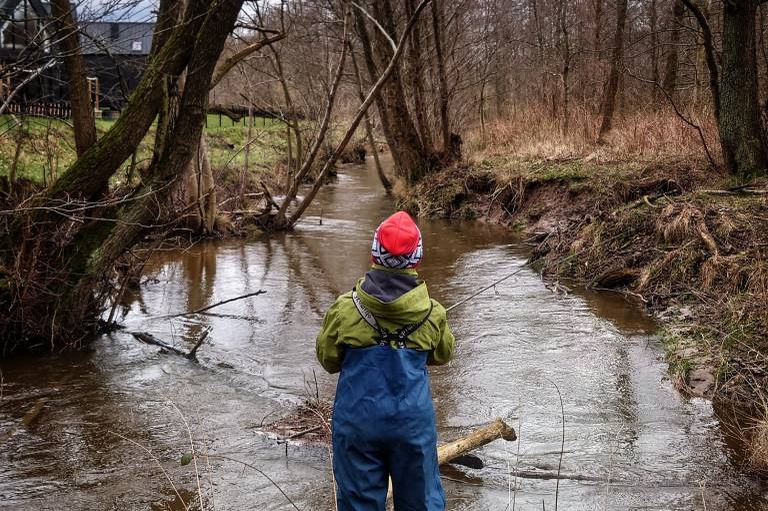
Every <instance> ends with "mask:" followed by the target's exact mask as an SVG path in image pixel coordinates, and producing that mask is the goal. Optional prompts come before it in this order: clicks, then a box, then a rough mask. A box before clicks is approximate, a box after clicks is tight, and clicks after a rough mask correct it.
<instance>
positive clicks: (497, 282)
mask: <svg viewBox="0 0 768 511" xmlns="http://www.w3.org/2000/svg"><path fill="white" fill-rule="evenodd" d="M622 235H623V233H618V234H616V235H614V236H611V237H610V238H607V239H606V240H604V241H603V243H607V242H609V241H613V240H614V239H616V238H618V237H619V236H622ZM586 250H587V249H586V248H583V249H581V250H579V251H578V252H574V253H572V254H570V255H568V256H566V257H563V258H562V259H560V260H559V261H558V264H562V263H565V262H568V261H570V260H571V259H573V258H574V257H577V256H580V255H581V254H582V253H584V252H586ZM535 262H536V261H527V262H525V263H523V264H522V265H521V266H520V267H519V268H517V269H516V270H515V271H513V272H512V273H510V274H509V275H505V276H504V277H501V278H500V279H498V280H496V281H494V282H492V283H491V284H488V285H487V286H485V287H484V288H482V289H481V290H479V291H476V292H474V293H472V294H471V295H469V296H468V297H466V298H464V299H463V300H461V301H459V302H457V303H454V304H453V305H451V306H450V307H447V308H446V309H445V312H450V311H451V310H453V309H455V308H456V307H458V306H460V305H464V304H465V303H467V302H468V301H470V300H472V299H473V298H475V297H477V296H479V295H481V294H483V293H484V292H486V291H488V290H489V289H491V288H493V287H496V285H498V284H501V283H502V282H504V281H505V280H507V279H510V278H512V277H514V276H515V275H517V274H518V273H520V272H521V271H523V270H524V269H526V268H528V267H530V266H531V265H532V264H533V263H535Z"/></svg>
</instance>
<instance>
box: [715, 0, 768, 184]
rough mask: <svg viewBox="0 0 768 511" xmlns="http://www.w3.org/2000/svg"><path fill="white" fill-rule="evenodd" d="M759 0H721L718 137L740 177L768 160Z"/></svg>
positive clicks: (761, 168)
mask: <svg viewBox="0 0 768 511" xmlns="http://www.w3.org/2000/svg"><path fill="white" fill-rule="evenodd" d="M757 7H758V0H742V1H740V2H724V8H723V9H724V10H723V67H722V77H721V82H720V118H719V119H718V126H719V127H720V140H721V143H722V146H723V155H724V156H725V163H726V166H727V167H728V169H729V170H730V171H731V172H732V173H734V174H736V175H738V176H740V177H743V178H749V177H753V176H756V175H765V174H766V166H767V164H768V155H766V146H765V140H764V139H763V133H762V129H761V126H760V110H759V105H758V99H757V89H758V83H757V53H756V37H755V15H756V13H757Z"/></svg>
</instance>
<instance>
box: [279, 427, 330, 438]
mask: <svg viewBox="0 0 768 511" xmlns="http://www.w3.org/2000/svg"><path fill="white" fill-rule="evenodd" d="M321 429H323V424H320V425H319V426H315V427H312V428H309V429H305V430H304V431H299V432H298V433H294V434H293V435H290V436H287V437H285V438H283V441H288V440H293V439H294V438H299V437H300V436H304V435H308V434H310V433H314V432H315V431H319V430H321Z"/></svg>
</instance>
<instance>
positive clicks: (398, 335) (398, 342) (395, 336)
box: [352, 289, 433, 349]
mask: <svg viewBox="0 0 768 511" xmlns="http://www.w3.org/2000/svg"><path fill="white" fill-rule="evenodd" d="M352 302H353V303H354V304H355V308H356V309H357V312H358V313H359V314H360V316H362V318H363V319H364V320H365V322H366V323H368V325H370V326H371V328H373V329H374V330H376V332H377V333H378V334H379V335H378V336H377V337H375V338H374V339H375V340H376V342H377V343H378V344H379V346H390V347H394V346H397V349H403V348H405V341H406V340H408V338H409V337H410V335H411V334H412V333H414V332H415V331H416V330H418V329H419V328H421V326H422V325H423V324H424V323H426V322H427V320H428V319H429V316H430V315H431V314H432V307H433V305H432V301H431V300H430V302H429V310H428V311H427V314H426V315H425V316H424V318H423V319H422V320H421V321H419V322H418V323H413V324H410V325H405V326H404V327H402V328H398V329H397V330H396V331H394V332H390V331H389V330H387V329H386V328H383V327H382V326H381V325H380V324H379V322H378V321H377V320H376V317H375V316H374V315H373V314H371V311H369V310H368V309H367V308H366V307H365V306H364V305H363V303H362V302H361V301H360V297H359V296H358V295H357V290H356V289H353V290H352Z"/></svg>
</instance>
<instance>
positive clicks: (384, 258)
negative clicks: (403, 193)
mask: <svg viewBox="0 0 768 511" xmlns="http://www.w3.org/2000/svg"><path fill="white" fill-rule="evenodd" d="M422 255H423V250H422V242H421V231H419V228H418V227H417V226H416V224H415V223H414V221H413V219H412V218H411V217H410V216H409V215H408V213H406V212H405V211H398V212H397V213H395V214H394V215H392V216H390V217H389V218H387V219H386V220H384V221H383V222H382V223H381V225H379V228H378V229H376V234H375V235H374V237H373V246H372V247H371V259H372V260H373V262H374V263H376V264H380V265H382V266H386V267H388V268H414V267H416V266H417V265H418V264H419V263H420V262H421V258H422Z"/></svg>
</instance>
